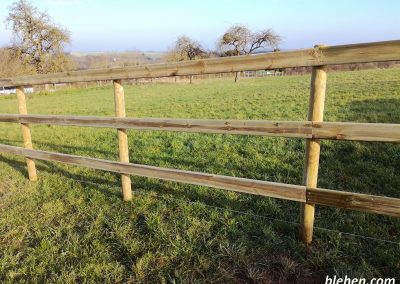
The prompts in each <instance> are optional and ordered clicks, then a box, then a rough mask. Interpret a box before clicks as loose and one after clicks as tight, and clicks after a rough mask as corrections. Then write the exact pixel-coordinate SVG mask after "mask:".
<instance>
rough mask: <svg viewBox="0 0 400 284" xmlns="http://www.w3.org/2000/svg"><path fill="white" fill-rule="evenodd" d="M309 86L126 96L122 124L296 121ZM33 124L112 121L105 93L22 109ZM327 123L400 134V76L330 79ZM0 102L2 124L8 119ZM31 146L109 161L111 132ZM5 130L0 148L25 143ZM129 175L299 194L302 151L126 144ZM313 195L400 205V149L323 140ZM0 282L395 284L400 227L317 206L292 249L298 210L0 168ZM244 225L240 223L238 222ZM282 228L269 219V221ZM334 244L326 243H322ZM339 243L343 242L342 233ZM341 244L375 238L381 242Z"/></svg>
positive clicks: (232, 142) (231, 141) (197, 137)
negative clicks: (32, 176) (127, 192)
mask: <svg viewBox="0 0 400 284" xmlns="http://www.w3.org/2000/svg"><path fill="white" fill-rule="evenodd" d="M309 82H310V76H288V77H270V78H258V79H243V80H242V81H241V82H239V83H238V84H234V83H233V82H231V81H224V80H219V81H202V82H196V83H195V84H194V85H188V84H155V85H138V86H126V90H125V92H126V104H127V115H128V116H130V117H169V118H221V119H222V118H230V119H271V120H275V119H276V120H305V119H306V117H307V107H308V96H309ZM27 104H28V111H29V113H33V114H65V115H69V114H70V115H99V116H113V115H114V105H113V92H112V89H111V88H110V87H105V88H93V89H87V90H70V91H60V92H57V93H52V94H38V95H33V96H31V97H29V99H28V101H27ZM325 109H326V111H325V120H326V121H357V122H387V123H400V69H398V68H394V69H387V70H369V71H353V72H337V73H336V72H332V73H329V74H328V88H327V102H326V108H325ZM16 112H17V103H16V99H15V98H12V97H7V98H0V113H16ZM32 135H33V142H34V147H35V148H37V149H41V150H49V151H57V152H63V153H70V154H77V155H82V156H90V157H97V158H104V159H111V160H117V157H118V150H117V133H116V130H113V129H93V128H78V127H59V126H32ZM21 141H22V137H21V131H20V127H19V125H12V124H5V123H0V143H3V144H10V145H18V146H21V145H22V143H21ZM129 144H130V159H131V161H132V162H134V163H140V164H146V165H154V166H161V167H171V168H178V169H186V170H193V171H201V172H209V173H215V174H222V175H231V176H238V177H246V178H254V179H261V180H268V181H275V182H284V183H293V184H301V183H302V171H303V160H304V148H305V141H304V140H301V139H286V138H266V137H249V136H234V135H217V134H213V135H211V134H210V135H207V134H195V133H172V132H154V131H133V130H132V131H129ZM321 151H322V152H321V164H320V175H319V186H320V187H323V188H331V189H337V190H346V191H355V192H361V193H369V194H376V195H385V196H390V197H397V198H399V197H400V147H399V145H394V144H385V143H366V142H365V143H360V142H335V141H323V143H322V150H321ZM0 168H1V171H0V281H1V282H43V281H49V282H95V281H96V282H129V281H131V282H135V283H159V282H162V283H165V282H173V283H187V282H217V283H226V282H231V283H232V282H233V283H240V282H256V283H269V282H270V281H273V282H275V281H281V283H285V282H295V281H296V282H305V283H310V282H313V281H321V279H325V275H327V274H328V275H331V276H333V275H337V276H342V277H344V275H347V276H349V277H358V278H359V277H365V278H371V277H397V280H400V245H399V242H400V219H396V218H393V217H386V216H380V215H374V214H364V213H359V212H354V211H348V210H344V209H336V208H329V207H323V206H319V207H317V211H316V224H315V225H316V227H317V228H316V229H315V241H314V243H313V246H312V247H311V248H310V249H306V248H305V247H304V246H303V245H302V244H301V242H300V241H299V239H298V229H299V228H298V224H297V223H298V220H299V203H295V202H291V201H283V200H277V199H270V198H264V197H257V196H252V195H247V194H238V193H232V192H227V191H223V190H217V189H210V188H206V187H199V186H191V185H185V184H178V183H173V182H163V181H158V180H153V179H147V178H141V177H133V178H132V181H133V189H134V200H133V201H132V202H131V203H124V202H122V201H121V196H120V187H119V176H118V175H117V174H113V173H108V172H101V171H96V170H90V169H85V168H79V167H74V166H68V165H62V164H56V163H49V162H39V161H38V162H37V169H38V175H39V181H38V182H36V183H29V182H28V181H27V179H26V176H27V173H26V167H25V163H24V159H22V158H20V157H15V156H10V155H0ZM237 211H240V212H245V213H246V214H243V213H240V212H237ZM276 219H278V220H276ZM326 229H329V230H333V231H329V230H326ZM339 231H340V232H343V233H340V232H339ZM344 233H350V234H357V235H363V236H371V237H374V238H379V239H385V240H389V241H392V242H397V244H396V243H385V242H382V241H378V240H372V239H365V238H361V237H357V236H351V235H348V234H344Z"/></svg>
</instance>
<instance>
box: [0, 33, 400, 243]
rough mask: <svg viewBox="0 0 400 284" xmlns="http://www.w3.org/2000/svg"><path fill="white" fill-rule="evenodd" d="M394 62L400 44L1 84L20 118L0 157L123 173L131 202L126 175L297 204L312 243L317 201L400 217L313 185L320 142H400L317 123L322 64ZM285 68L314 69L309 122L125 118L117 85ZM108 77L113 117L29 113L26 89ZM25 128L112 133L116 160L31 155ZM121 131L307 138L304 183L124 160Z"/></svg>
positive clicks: (367, 199) (364, 129)
mask: <svg viewBox="0 0 400 284" xmlns="http://www.w3.org/2000/svg"><path fill="white" fill-rule="evenodd" d="M392 60H400V40H398V41H387V42H376V43H363V44H352V45H342V46H330V47H329V46H315V47H314V48H311V49H303V50H296V51H288V52H276V53H269V54H259V55H247V56H238V57H227V58H215V59H205V60H197V61H188V62H181V63H173V64H154V65H147V66H137V67H125V68H113V69H97V70H87V71H74V72H63V73H56V74H47V75H33V76H24V77H15V78H7V79H0V87H16V93H17V99H18V106H19V114H0V122H10V123H20V124H21V127H22V134H23V139H24V147H15V146H9V145H4V144H0V152H1V153H8V154H14V155H20V156H24V157H25V158H26V162H27V166H28V174H29V179H30V180H31V181H35V180H36V179H37V175H36V167H35V162H34V160H35V159H38V160H46V161H56V162H61V163H66V164H72V165H78V166H84V167H88V168H93V169H100V170H106V171H111V172H117V173H120V174H121V178H122V195H123V199H124V200H131V198H132V192H131V181H130V175H138V176H145V177H152V178H159V179H162V180H169V181H175V182H183V183H188V184H195V185H203V186H209V187H214V188H221V189H227V190H232V191H237V192H245V193H250V194H256V195H262V196H269V197H275V198H281V199H287V200H294V201H298V202H301V214H300V215H301V238H302V240H303V242H305V243H306V244H310V243H311V241H312V233H313V225H314V211H315V204H321V205H328V206H334V207H341V208H347V209H353V210H358V211H364V212H372V213H377V214H384V215H390V216H396V217H400V199H396V198H389V197H384V196H375V195H367V194H359V193H353V192H343V191H337V190H330V189H321V188H317V179H318V167H319V156H320V139H331V140H355V141H370V142H390V143H400V124H380V123H348V122H323V114H324V103H325V89H326V81H327V77H326V76H327V75H326V65H333V64H335V65H336V64H347V63H368V62H381V61H392ZM288 67H312V76H311V91H310V102H309V112H308V121H267V120H258V121H251V120H204V119H203V120H199V119H170V118H167V119H163V118H159V119H156V118H126V117H125V102H124V89H123V87H122V85H121V80H128V79H142V78H159V77H170V76H192V75H203V74H215V73H229V72H242V71H246V72H248V71H256V70H274V69H280V68H288ZM100 80H112V81H113V83H114V98H115V112H116V117H115V118H109V117H88V116H85V117H79V116H55V115H28V114H27V109H26V102H25V94H24V86H31V85H41V84H60V83H76V82H90V81H100ZM29 124H48V125H64V126H85V127H107V128H116V129H117V131H118V141H119V157H120V160H119V161H118V162H117V161H108V160H101V159H94V158H87V157H81V156H75V155H67V154H62V153H55V152H47V151H40V150H34V149H33V147H32V140H31V133H30V128H29ZM127 129H148V130H161V131H182V132H199V133H224V134H235V135H264V136H281V137H288V138H291V137H296V138H304V139H307V144H306V160H305V166H304V185H292V184H284V183H275V182H267V181H260V180H252V179H245V178H237V177H229V176H221V175H213V174H206V173H200V172H191V171H182V170H175V169H167V168H160V167H152V166H146V165H139V164H132V163H129V155H128V139H127V132H126V130H127Z"/></svg>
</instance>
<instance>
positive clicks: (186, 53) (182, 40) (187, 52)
mask: <svg viewBox="0 0 400 284" xmlns="http://www.w3.org/2000/svg"><path fill="white" fill-rule="evenodd" d="M205 57H207V52H206V51H204V49H203V48H202V46H201V45H200V44H199V43H198V42H197V41H195V40H192V39H190V38H189V37H187V36H180V37H179V38H178V39H177V40H176V42H175V46H174V47H173V48H172V49H171V51H170V52H169V53H168V55H167V61H185V60H194V59H199V58H205ZM192 80H193V76H190V83H192Z"/></svg>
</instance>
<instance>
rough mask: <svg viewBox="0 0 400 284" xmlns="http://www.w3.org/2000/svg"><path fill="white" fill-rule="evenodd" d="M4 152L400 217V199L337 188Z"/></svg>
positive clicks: (6, 148)
mask: <svg viewBox="0 0 400 284" xmlns="http://www.w3.org/2000/svg"><path fill="white" fill-rule="evenodd" d="M0 153H7V154H13V155H19V156H24V157H29V158H32V159H38V160H45V161H55V162H61V163H64V164H70V165H76V166H83V167H87V168H92V169H98V170H105V171H110V172H117V173H121V174H128V175H136V176H144V177H150V178H158V179H162V180H168V181H175V182H182V183H187V184H194V185H201V186H208V187H213V188H221V189H226V190H231V191H236V192H243V193H249V194H255V195H262V196H268V197H274V198H281V199H286V200H293V201H298V202H306V201H307V202H312V203H316V204H321V205H328V206H335V207H341V208H346V209H353V210H358V211H365V212H371V213H377V214H383V215H390V216H396V217H400V199H396V198H389V197H384V196H374V195H367V194H359V193H352V192H342V191H336V190H328V189H320V188H306V187H305V186H302V185H292V184H284V183H275V182H267V181H260V180H252V179H246V178H237V177H228V176H221V175H213V174H207V173H199V172H191V171H183V170H175V169H167V168H160V167H153V166H146V165H139V164H131V163H122V162H115V161H108V160H101V159H94V158H86V157H81V156H75V155H68V154H61V153H54V152H47V151H40V150H31V149H25V148H21V147H16V146H9V145H4V144H0Z"/></svg>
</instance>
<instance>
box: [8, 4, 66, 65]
mask: <svg viewBox="0 0 400 284" xmlns="http://www.w3.org/2000/svg"><path fill="white" fill-rule="evenodd" d="M6 23H7V26H8V27H11V30H12V31H13V34H14V39H13V40H14V46H15V48H16V49H17V50H18V52H19V53H20V56H21V58H22V59H23V60H24V61H25V62H26V63H28V64H32V65H33V66H34V67H35V69H36V72H38V73H49V72H57V71H62V70H65V69H68V68H69V67H70V64H71V62H69V60H68V58H66V57H65V55H64V52H63V49H64V46H65V45H66V44H68V43H70V34H69V32H68V31H67V30H65V29H63V28H61V27H59V26H57V25H56V24H54V23H53V22H52V20H51V18H50V16H49V15H48V14H46V13H44V12H41V11H39V10H38V9H37V8H36V7H34V6H33V5H31V4H30V3H29V2H27V1H26V0H17V1H15V2H14V3H12V5H11V6H10V11H9V14H8V17H7V19H6Z"/></svg>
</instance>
